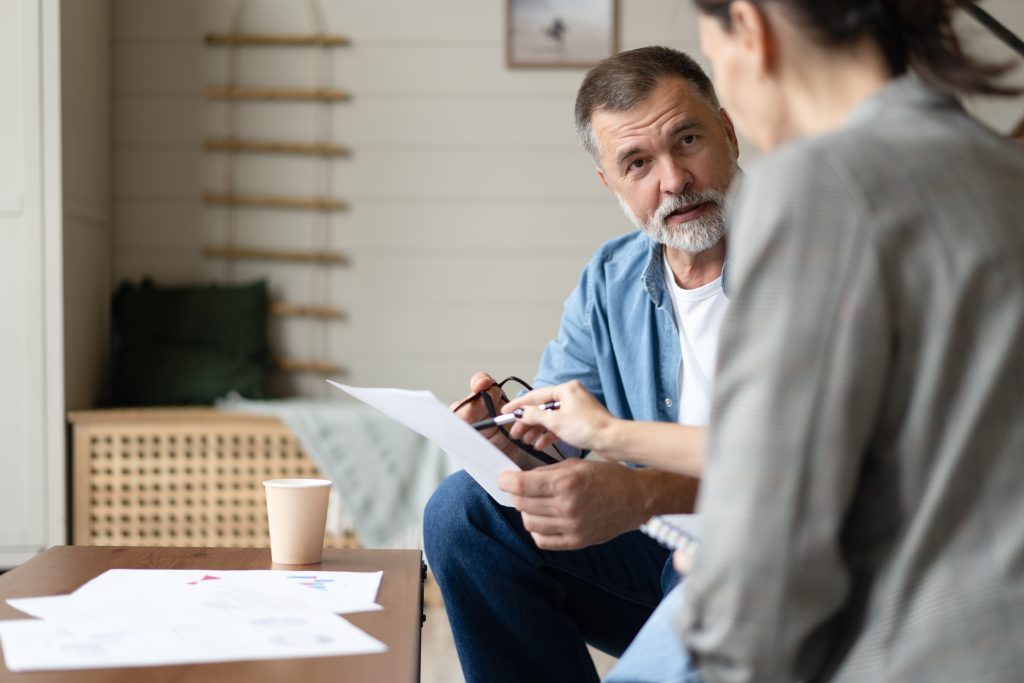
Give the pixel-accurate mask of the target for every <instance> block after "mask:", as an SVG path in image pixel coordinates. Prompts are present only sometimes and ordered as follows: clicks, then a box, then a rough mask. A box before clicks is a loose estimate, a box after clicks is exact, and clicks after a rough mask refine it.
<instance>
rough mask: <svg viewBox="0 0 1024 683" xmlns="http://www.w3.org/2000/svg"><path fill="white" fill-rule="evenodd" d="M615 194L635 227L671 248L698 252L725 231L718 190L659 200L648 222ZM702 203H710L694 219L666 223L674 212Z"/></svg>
mask: <svg viewBox="0 0 1024 683" xmlns="http://www.w3.org/2000/svg"><path fill="white" fill-rule="evenodd" d="M616 196H617V197H618V199H619V205H620V206H622V210H623V211H625V212H626V215H627V216H628V217H629V220H631V221H632V222H633V224H634V225H635V226H636V227H638V228H640V229H641V230H643V231H644V232H645V233H647V235H648V236H649V237H650V238H651V239H652V240H654V241H655V242H659V243H661V244H664V245H665V246H667V247H671V248H672V249H678V250H680V251H685V252H688V253H690V254H699V253H700V252H702V251H707V250H708V249H710V248H711V247H713V246H715V245H716V244H718V242H719V240H721V239H722V236H723V235H724V234H725V215H724V213H723V211H722V204H723V202H724V200H725V195H724V194H723V193H721V192H719V191H718V190H703V191H701V192H684V193H682V194H677V195H672V196H671V197H668V198H667V199H666V200H665V201H663V202H662V203H661V206H659V207H658V210H657V211H655V212H654V215H653V216H651V217H650V219H648V220H647V221H643V220H640V217H639V216H637V215H636V214H635V213H633V210H632V209H630V208H629V205H628V204H627V203H626V200H625V199H623V198H622V195H618V194H616ZM703 203H707V204H710V206H708V207H707V209H706V210H705V211H704V213H703V214H701V215H700V216H697V217H696V218H694V219H693V220H691V221H687V222H686V223H680V224H678V225H669V224H668V223H667V222H666V219H667V218H668V217H669V215H670V214H672V213H673V212H675V211H679V210H680V209H682V208H684V207H693V206H696V205H698V204H703Z"/></svg>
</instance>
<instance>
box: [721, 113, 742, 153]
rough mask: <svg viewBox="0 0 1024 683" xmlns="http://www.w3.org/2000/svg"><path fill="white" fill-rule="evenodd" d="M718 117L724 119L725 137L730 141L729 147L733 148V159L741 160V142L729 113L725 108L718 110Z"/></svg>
mask: <svg viewBox="0 0 1024 683" xmlns="http://www.w3.org/2000/svg"><path fill="white" fill-rule="evenodd" d="M718 115H719V116H720V117H722V128H724V129H725V137H726V139H727V140H728V141H729V145H730V146H731V147H732V151H733V158H734V159H739V158H740V141H739V140H738V139H737V138H736V128H735V127H734V126H733V125H732V119H731V118H729V112H727V111H726V110H725V109H724V108H723V109H719V110H718Z"/></svg>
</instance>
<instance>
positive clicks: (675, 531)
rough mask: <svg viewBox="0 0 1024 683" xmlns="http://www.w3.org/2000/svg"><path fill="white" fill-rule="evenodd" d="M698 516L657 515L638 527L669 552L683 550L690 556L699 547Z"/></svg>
mask: <svg viewBox="0 0 1024 683" xmlns="http://www.w3.org/2000/svg"><path fill="white" fill-rule="evenodd" d="M700 522H701V520H700V516H699V515H657V516H655V517H651V518H650V519H649V520H647V522H646V523H645V524H643V525H641V527H640V531H642V532H644V533H645V534H647V535H648V536H650V537H651V538H653V539H654V540H655V541H657V542H658V543H660V544H662V545H663V546H665V547H666V548H668V549H669V550H684V551H686V552H687V553H688V554H690V555H692V554H693V553H694V552H695V551H696V550H697V549H698V548H699V547H700V537H699V533H700V526H701V524H700Z"/></svg>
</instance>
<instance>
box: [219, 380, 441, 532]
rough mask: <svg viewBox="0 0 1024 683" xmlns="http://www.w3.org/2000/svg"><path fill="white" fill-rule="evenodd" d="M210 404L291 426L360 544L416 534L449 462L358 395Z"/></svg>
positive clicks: (419, 437)
mask: <svg viewBox="0 0 1024 683" xmlns="http://www.w3.org/2000/svg"><path fill="white" fill-rule="evenodd" d="M217 407H218V408H221V409H224V410H237V411H242V412H249V413H260V414H265V415H268V414H269V415H274V416H276V417H277V418H279V419H280V420H281V421H282V422H284V423H285V424H286V425H288V427H289V428H290V429H291V430H292V433H294V434H295V437H296V438H297V439H298V440H299V443H300V444H302V447H303V449H305V451H306V453H307V454H308V455H309V457H310V458H312V459H313V462H315V463H316V465H317V467H318V468H320V471H321V472H322V473H323V475H324V476H325V477H327V478H328V479H330V480H331V481H332V482H334V488H335V491H336V492H337V494H338V495H339V496H340V497H341V501H342V505H343V506H344V508H345V510H346V512H347V513H348V515H349V516H350V517H351V520H352V526H353V527H354V528H355V531H356V534H358V536H359V540H360V542H361V543H362V545H363V546H364V547H367V548H381V547H394V546H395V545H396V544H399V543H401V544H405V545H407V544H409V542H410V541H409V540H408V539H419V538H420V530H421V528H422V519H423V506H424V505H426V503H427V500H428V499H429V498H430V495H431V494H432V493H433V492H434V489H436V488H437V486H438V484H440V483H441V480H443V479H444V478H445V477H446V476H447V475H448V474H449V473H451V472H453V471H455V469H457V468H456V467H454V466H453V464H452V463H451V462H450V458H449V457H448V456H447V455H446V454H445V452H444V451H442V450H441V449H440V448H439V447H437V446H435V445H434V444H433V443H431V442H430V441H428V440H427V439H425V438H423V437H422V436H420V435H419V434H417V433H415V432H413V431H411V430H409V429H407V428H406V427H404V426H402V425H401V424H399V423H397V422H395V421H394V420H392V419H391V418H389V417H387V416H385V415H383V414H381V413H379V412H378V411H376V410H374V409H373V408H371V407H369V406H366V405H363V404H361V403H343V402H339V401H309V400H287V401H248V400H245V399H242V398H238V397H230V398H227V399H224V400H221V401H218V403H217Z"/></svg>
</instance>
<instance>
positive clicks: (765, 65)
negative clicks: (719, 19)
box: [729, 0, 776, 76]
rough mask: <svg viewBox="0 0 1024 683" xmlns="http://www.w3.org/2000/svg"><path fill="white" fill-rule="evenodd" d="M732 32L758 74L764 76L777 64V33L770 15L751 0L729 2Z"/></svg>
mask: <svg viewBox="0 0 1024 683" xmlns="http://www.w3.org/2000/svg"><path fill="white" fill-rule="evenodd" d="M729 18H730V19H731V20H732V30H731V32H732V33H733V34H734V35H735V36H736V38H737V39H738V41H739V45H740V48H741V50H742V51H743V53H744V54H745V55H746V56H747V58H748V60H749V63H750V65H751V66H752V67H753V68H754V73H755V74H756V75H757V76H763V75H765V74H766V73H768V72H769V71H771V70H772V68H773V67H774V65H775V59H776V54H775V49H776V46H775V42H774V41H775V34H774V33H773V32H772V27H771V24H769V23H768V16H767V15H766V14H765V13H764V11H763V10H762V9H761V8H760V7H759V6H758V5H755V4H754V3H752V2H749V0H735V2H732V3H730V4H729Z"/></svg>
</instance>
